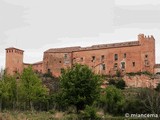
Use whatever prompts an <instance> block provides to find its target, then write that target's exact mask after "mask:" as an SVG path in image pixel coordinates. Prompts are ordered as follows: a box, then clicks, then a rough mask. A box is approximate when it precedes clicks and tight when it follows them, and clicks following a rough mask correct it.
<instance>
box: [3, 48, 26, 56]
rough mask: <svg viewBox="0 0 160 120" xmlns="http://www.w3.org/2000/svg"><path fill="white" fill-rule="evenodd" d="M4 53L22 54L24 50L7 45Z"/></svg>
mask: <svg viewBox="0 0 160 120" xmlns="http://www.w3.org/2000/svg"><path fill="white" fill-rule="evenodd" d="M5 50H6V53H18V54H23V52H24V50H21V49H18V48H14V47H9V48H6V49H5Z"/></svg>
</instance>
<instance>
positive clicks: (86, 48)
mask: <svg viewBox="0 0 160 120" xmlns="http://www.w3.org/2000/svg"><path fill="white" fill-rule="evenodd" d="M134 42H137V43H138V44H130V45H128V44H126V43H134ZM117 44H118V45H119V46H117ZM120 44H126V45H120ZM103 45H104V46H103ZM105 45H106V46H107V45H108V46H107V47H106V46H105ZM99 46H100V47H99ZM132 46H140V44H139V41H138V40H135V41H128V42H119V43H111V44H98V45H92V46H89V47H80V48H79V49H78V50H72V51H69V52H58V51H56V52H50V51H48V52H47V51H45V52H44V53H72V52H80V51H91V50H101V49H110V48H121V47H132ZM75 47H76V46H75ZM78 47H79V46H78ZM66 48H69V47H66ZM55 49H56V48H55ZM49 50H50V49H49Z"/></svg>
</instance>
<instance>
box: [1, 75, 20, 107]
mask: <svg viewBox="0 0 160 120" xmlns="http://www.w3.org/2000/svg"><path fill="white" fill-rule="evenodd" d="M16 101H17V84H16V79H15V77H14V76H7V75H3V77H2V80H0V110H2V106H3V107H6V108H7V107H9V108H12V109H14V108H15V105H16ZM2 103H3V104H2Z"/></svg>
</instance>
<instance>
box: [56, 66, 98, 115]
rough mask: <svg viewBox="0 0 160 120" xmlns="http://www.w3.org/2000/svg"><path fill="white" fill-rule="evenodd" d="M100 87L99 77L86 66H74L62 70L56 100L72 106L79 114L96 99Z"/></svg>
mask: <svg viewBox="0 0 160 120" xmlns="http://www.w3.org/2000/svg"><path fill="white" fill-rule="evenodd" d="M100 85H101V77H100V76H98V75H96V74H94V73H93V72H92V70H91V69H89V67H88V66H86V65H80V64H76V65H75V66H74V67H72V68H68V69H66V70H64V71H63V73H62V75H61V76H60V86H61V92H60V93H59V96H60V97H58V98H59V100H60V101H61V102H63V104H66V105H74V106H75V107H76V109H77V112H79V110H83V109H84V108H85V106H86V105H92V104H93V102H94V101H95V100H96V99H97V98H98V96H99V94H100Z"/></svg>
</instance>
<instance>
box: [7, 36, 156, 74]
mask: <svg viewBox="0 0 160 120" xmlns="http://www.w3.org/2000/svg"><path fill="white" fill-rule="evenodd" d="M10 49H13V50H14V49H15V48H8V49H6V56H7V57H6V58H7V59H6V68H7V69H8V73H13V71H14V69H15V66H16V69H17V70H18V71H19V72H21V71H22V70H23V68H25V67H27V66H28V65H30V64H25V63H23V51H21V50H20V51H21V52H22V54H20V55H19V54H18V55H17V53H16V54H15V53H8V52H7V51H8V50H10ZM15 59H16V60H19V61H20V62H16V64H14V65H13V63H14V62H13V61H14V60H15ZM76 63H80V64H86V65H88V66H89V67H90V68H91V69H92V70H93V71H94V72H96V73H98V74H115V72H116V71H117V70H120V71H122V72H123V73H129V72H142V71H149V72H151V73H154V66H155V39H154V38H153V36H147V37H146V36H144V35H143V34H139V35H138V40H136V41H132V42H123V43H115V44H102V45H93V46H91V47H79V46H77V47H67V48H55V49H49V50H47V51H45V52H44V56H43V61H42V62H38V63H35V64H32V66H33V69H34V70H35V71H37V72H42V73H47V72H51V73H52V75H54V76H57V77H58V76H59V75H60V74H61V71H62V70H63V69H65V68H67V67H72V66H73V65H74V64H76Z"/></svg>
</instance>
